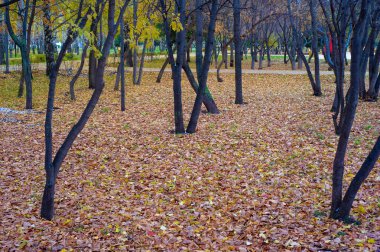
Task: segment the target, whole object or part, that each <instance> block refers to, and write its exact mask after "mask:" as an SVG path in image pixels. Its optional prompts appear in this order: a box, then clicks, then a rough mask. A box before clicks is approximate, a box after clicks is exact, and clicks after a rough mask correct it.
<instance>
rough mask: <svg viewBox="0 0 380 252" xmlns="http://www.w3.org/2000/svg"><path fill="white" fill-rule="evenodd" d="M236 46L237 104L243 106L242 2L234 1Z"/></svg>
mask: <svg viewBox="0 0 380 252" xmlns="http://www.w3.org/2000/svg"><path fill="white" fill-rule="evenodd" d="M233 9H234V11H233V12H234V45H235V104H243V80H242V69H241V68H242V66H241V60H242V59H241V48H242V46H241V37H240V33H241V31H240V30H241V27H240V9H241V5H240V0H233Z"/></svg>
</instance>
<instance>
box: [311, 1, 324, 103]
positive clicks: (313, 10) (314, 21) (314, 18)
mask: <svg viewBox="0 0 380 252" xmlns="http://www.w3.org/2000/svg"><path fill="white" fill-rule="evenodd" d="M317 4H318V3H317V0H311V3H310V14H311V27H312V28H311V29H312V33H313V37H312V40H311V48H312V52H313V55H314V78H315V88H314V95H315V96H321V95H322V89H321V78H320V73H319V54H318V33H317V6H318V5H317Z"/></svg>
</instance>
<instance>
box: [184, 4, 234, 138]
mask: <svg viewBox="0 0 380 252" xmlns="http://www.w3.org/2000/svg"><path fill="white" fill-rule="evenodd" d="M235 1H236V0H235ZM217 13H218V0H213V1H212V7H211V13H210V23H209V26H208V34H207V41H206V48H205V55H204V59H202V62H201V63H202V68H201V70H202V72H200V74H199V75H198V76H199V80H200V81H199V87H198V89H197V96H196V98H195V102H194V106H193V110H192V112H191V116H190V121H189V125H188V126H187V132H188V133H195V131H196V128H197V123H198V118H199V115H200V111H201V107H202V102H203V101H204V94H205V90H206V87H207V77H208V71H209V68H210V63H211V56H212V50H213V44H214V43H215V38H214V33H215V23H216V17H217ZM198 25H200V24H199V23H197V26H198ZM202 26H203V25H202ZM197 28H198V27H197Z"/></svg>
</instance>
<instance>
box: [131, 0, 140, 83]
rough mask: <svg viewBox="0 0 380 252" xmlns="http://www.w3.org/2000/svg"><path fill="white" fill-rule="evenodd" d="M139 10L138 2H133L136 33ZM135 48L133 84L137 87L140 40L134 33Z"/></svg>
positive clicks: (134, 0)
mask: <svg viewBox="0 0 380 252" xmlns="http://www.w3.org/2000/svg"><path fill="white" fill-rule="evenodd" d="M137 10H138V1H137V0H133V28H134V31H136V29H137ZM134 44H135V45H134V48H133V70H132V71H133V72H132V78H133V84H135V85H137V84H138V83H137V66H138V57H137V50H138V46H139V38H138V36H137V34H136V32H135V33H134Z"/></svg>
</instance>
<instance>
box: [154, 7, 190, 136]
mask: <svg viewBox="0 0 380 252" xmlns="http://www.w3.org/2000/svg"><path fill="white" fill-rule="evenodd" d="M159 2H160V12H161V14H162V19H163V26H164V27H163V29H164V32H165V36H166V45H167V50H168V58H169V63H170V66H171V69H172V76H173V94H174V95H173V96H174V124H175V133H176V134H183V133H185V126H184V123H183V109H182V85H181V81H182V77H181V73H182V66H183V60H184V58H185V48H186V47H185V44H186V30H185V19H186V1H185V0H179V2H178V4H176V5H175V10H174V15H173V20H172V21H171V22H170V21H169V16H170V15H169V11H170V8H168V6H167V4H166V1H165V0H160V1H159ZM171 29H172V30H173V31H174V32H175V33H176V36H175V43H176V48H177V56H176V59H174V50H173V43H172V38H171Z"/></svg>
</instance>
